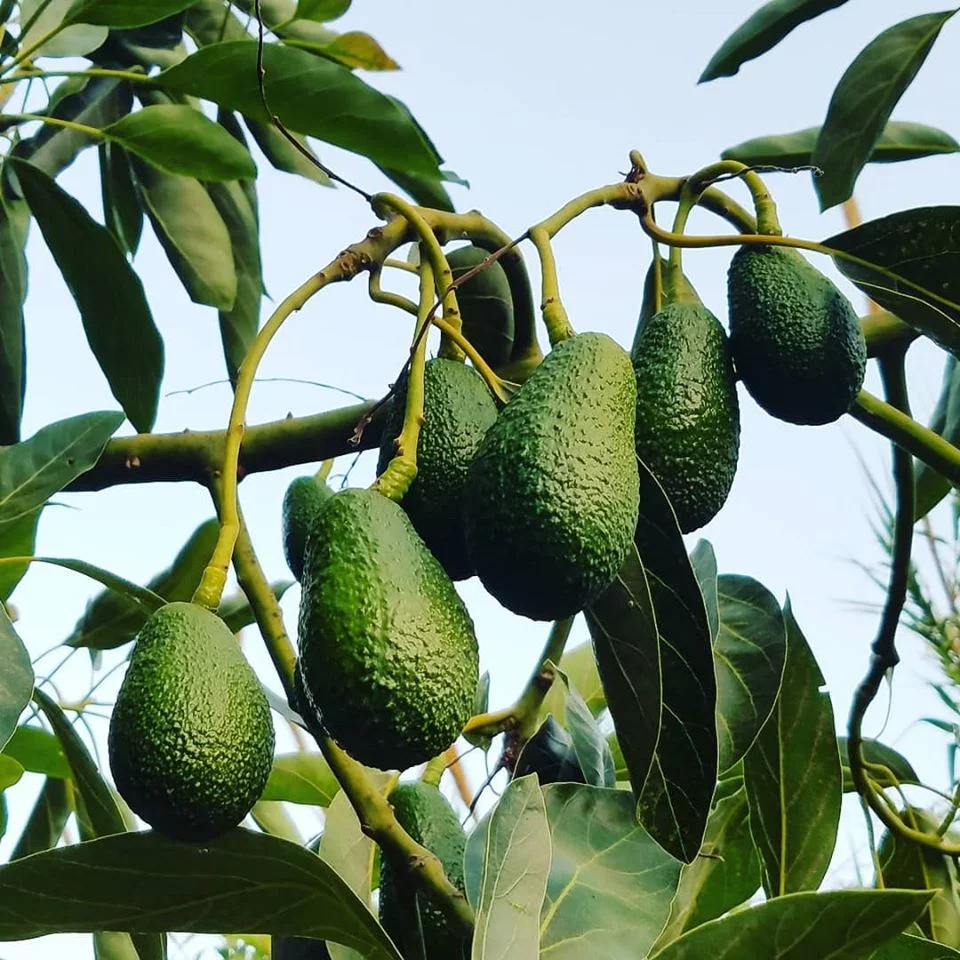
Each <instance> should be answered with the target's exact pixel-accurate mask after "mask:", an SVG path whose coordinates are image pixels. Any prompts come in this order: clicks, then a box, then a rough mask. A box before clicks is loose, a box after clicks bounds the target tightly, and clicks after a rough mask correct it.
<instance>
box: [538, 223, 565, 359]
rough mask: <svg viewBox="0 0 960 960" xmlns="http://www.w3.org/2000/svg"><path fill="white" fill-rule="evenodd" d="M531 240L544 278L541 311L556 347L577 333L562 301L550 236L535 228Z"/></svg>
mask: <svg viewBox="0 0 960 960" xmlns="http://www.w3.org/2000/svg"><path fill="white" fill-rule="evenodd" d="M530 240H531V241H532V242H533V245H534V246H535V247H536V248H537V253H538V254H539V255H540V273H541V278H542V294H541V298H540V310H541V312H542V313H543V323H544V326H545V327H546V328H547V336H548V337H549V338H550V345H551V346H556V345H557V344H558V343H560V341H561V340H568V339H569V338H570V337H572V336H574V334H575V331H574V329H573V327H572V326H571V325H570V318H569V317H568V316H567V311H566V309H565V308H564V306H563V301H562V300H561V299H560V281H559V278H558V277H557V262H556V259H555V258H554V256H553V247H552V246H551V244H550V234H549V233H548V232H547V231H546V230H544V229H543V228H542V227H534V228H533V229H531V230H530Z"/></svg>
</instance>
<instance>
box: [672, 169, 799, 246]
mask: <svg viewBox="0 0 960 960" xmlns="http://www.w3.org/2000/svg"><path fill="white" fill-rule="evenodd" d="M730 174H735V175H737V176H739V177H740V179H742V180H743V182H744V183H745V184H746V185H747V189H748V190H749V191H750V196H751V197H752V198H753V206H754V210H755V211H756V214H757V233H763V234H770V235H772V236H779V235H780V234H781V233H782V232H783V231H782V230H781V229H780V221H779V219H778V218H777V205H776V203H775V202H774V199H773V197H772V196H771V195H770V191H769V190H768V189H767V185H766V184H765V183H764V182H763V179H762V178H761V177H760V175H759V174H758V173H757V172H756V171H755V170H751V169H750V167H748V166H747V165H746V164H745V163H741V162H740V161H739V160H719V161H718V162H717V163H711V164H709V165H708V166H706V167H703V168H702V169H700V170H698V171H697V172H696V173H694V174H692V175H691V176H690V178H689V179H688V180H687V184H688V186H689V188H690V191H691V192H692V193H696V194H700V193H702V192H703V190H704V188H705V187H706V186H708V185H709V184H710V183H711V182H712V181H714V180H716V179H717V178H719V177H728V176H729V175H730ZM684 189H686V188H684ZM677 232H678V233H679V232H680V231H677Z"/></svg>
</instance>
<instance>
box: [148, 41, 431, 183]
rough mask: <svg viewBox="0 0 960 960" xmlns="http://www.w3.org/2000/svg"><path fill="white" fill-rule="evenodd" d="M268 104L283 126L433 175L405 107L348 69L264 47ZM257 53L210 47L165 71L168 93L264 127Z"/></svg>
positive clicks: (243, 44) (233, 45)
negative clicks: (223, 109) (234, 113)
mask: <svg viewBox="0 0 960 960" xmlns="http://www.w3.org/2000/svg"><path fill="white" fill-rule="evenodd" d="M263 52H264V68H265V70H266V79H265V82H264V87H265V90H266V95H267V100H268V102H269V104H270V108H271V110H273V111H274V112H275V113H276V114H277V116H278V117H279V118H280V120H281V121H282V122H283V123H284V125H285V126H287V127H289V128H290V129H291V130H294V131H296V132H298V133H302V134H307V135H309V136H314V137H318V138H319V139H321V140H325V141H327V142H328V143H333V144H336V145H337V146H339V147H343V148H344V149H346V150H352V151H354V152H355V153H360V154H363V155H364V156H368V157H370V159H371V160H373V161H375V162H377V163H382V164H384V165H385V166H387V167H391V168H396V169H399V170H403V171H405V172H408V173H419V174H423V175H427V176H430V175H436V174H437V171H438V162H439V157H438V156H437V154H436V151H435V149H434V148H433V145H432V144H430V143H429V141H427V140H425V138H424V136H423V134H422V131H421V130H420V129H419V127H418V126H417V124H416V122H415V121H414V120H413V117H411V116H410V113H409V112H408V111H407V109H406V108H405V107H403V106H402V105H401V104H399V103H398V102H397V101H395V100H393V99H392V98H390V97H387V96H385V95H384V94H382V93H379V92H378V91H376V90H374V89H373V88H372V87H370V86H368V85H367V84H366V83H364V82H363V81H362V80H360V79H359V78H358V77H356V76H354V74H352V73H351V72H350V71H349V70H348V69H347V68H346V67H343V66H340V65H339V64H336V63H332V62H331V61H329V60H326V59H324V58H322V57H314V56H311V55H310V54H309V53H307V52H305V51H303V50H295V49H292V48H290V47H286V46H279V45H277V44H267V45H266V47H265V49H264V51H263ZM256 61H257V48H256V44H254V43H251V42H248V41H246V40H238V41H231V42H227V43H219V44H214V45H212V46H209V47H204V48H203V49H201V50H198V51H197V52H196V53H194V54H193V55H192V56H190V57H188V58H187V59H186V60H184V61H183V63H180V64H178V65H177V66H175V67H171V68H170V69H169V70H165V71H164V72H163V73H161V74H160V75H159V76H158V77H157V80H156V82H157V83H158V84H159V85H161V86H163V87H165V88H166V89H168V90H174V91H177V92H180V93H186V94H191V95H193V96H198V97H203V98H205V99H208V100H213V101H214V102H215V103H218V104H220V105H221V106H224V107H228V108H229V109H231V110H238V111H239V112H241V113H243V114H245V115H246V116H248V117H250V118H251V119H253V120H258V121H260V122H261V123H266V122H268V121H269V119H270V118H269V117H268V116H267V115H266V114H265V112H264V109H263V104H262V102H261V99H260V92H259V89H258V87H257V70H256Z"/></svg>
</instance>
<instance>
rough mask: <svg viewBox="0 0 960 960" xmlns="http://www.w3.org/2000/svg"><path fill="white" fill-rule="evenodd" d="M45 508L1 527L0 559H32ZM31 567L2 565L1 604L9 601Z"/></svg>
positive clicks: (0, 581) (26, 514)
mask: <svg viewBox="0 0 960 960" xmlns="http://www.w3.org/2000/svg"><path fill="white" fill-rule="evenodd" d="M42 511H43V507H39V508H38V509H36V510H34V511H33V512H32V513H25V514H24V515H23V516H22V517H17V519H16V520H12V521H11V522H10V523H5V524H3V525H2V526H0V530H2V532H3V537H2V538H0V559H2V558H4V557H31V556H33V551H34V547H35V546H36V542H37V524H38V523H39V522H40V514H41V512H42ZM29 567H30V563H29V561H27V562H25V563H17V564H12V563H0V602H2V601H4V600H8V599H9V598H10V594H11V593H13V591H14V589H16V586H17V584H18V583H19V582H20V581H21V580H22V579H23V577H24V575H25V574H26V572H27V570H28V569H29Z"/></svg>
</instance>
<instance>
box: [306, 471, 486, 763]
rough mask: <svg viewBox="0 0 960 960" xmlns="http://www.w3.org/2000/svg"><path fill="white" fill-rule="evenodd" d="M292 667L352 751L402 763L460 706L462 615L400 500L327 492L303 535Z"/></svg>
mask: <svg viewBox="0 0 960 960" xmlns="http://www.w3.org/2000/svg"><path fill="white" fill-rule="evenodd" d="M298 634H299V646H300V657H299V664H298V669H299V670H300V673H301V675H302V680H303V687H304V691H305V692H306V698H307V700H308V701H309V707H310V708H312V710H313V711H314V713H315V720H316V721H317V722H319V723H320V724H321V725H322V726H323V728H324V729H325V730H326V731H327V732H328V733H329V734H330V735H331V736H332V737H333V738H334V739H335V740H336V741H337V742H338V743H339V744H340V745H341V746H342V747H343V748H344V750H346V751H347V752H348V753H349V754H351V755H352V756H353V757H354V758H355V759H357V760H359V761H360V762H361V763H365V764H368V765H369V766H373V767H378V768H380V769H384V770H387V769H394V768H396V769H401V770H403V769H406V768H407V767H410V766H413V765H414V764H417V763H421V762H423V761H425V760H429V759H430V758H431V757H434V756H436V755H437V754H438V753H441V752H442V751H444V750H446V748H447V747H449V746H450V744H451V743H453V742H454V740H456V739H457V737H458V736H459V734H460V730H461V728H462V727H463V724H464V723H465V722H466V721H467V719H468V718H469V717H470V715H471V713H472V708H473V698H474V691H475V690H476V687H477V680H478V673H479V670H478V654H477V639H476V636H475V635H474V632H473V621H472V620H471V619H470V615H469V613H467V608H466V607H465V606H464V604H463V601H462V600H461V599H460V597H459V596H458V594H457V592H456V590H455V589H454V586H453V583H451V581H450V578H449V577H448V576H447V574H446V573H445V571H444V569H443V567H441V566H440V562H439V561H438V560H437V559H436V558H435V557H434V555H433V554H432V553H431V552H430V551H429V550H428V549H427V546H426V544H425V543H424V542H423V540H421V539H420V535H419V534H418V533H417V531H416V530H415V529H414V528H413V525H412V524H411V523H410V520H409V518H408V517H407V515H406V514H405V513H404V512H403V510H402V509H401V508H400V506H399V505H398V504H396V503H394V502H393V501H392V500H389V499H388V498H387V497H384V496H383V495H382V494H380V493H377V492H376V491H374V490H360V489H346V490H341V491H340V492H339V493H336V494H334V495H333V497H331V498H330V500H329V502H328V503H327V505H326V507H325V508H324V509H323V510H322V511H321V513H320V514H319V515H318V516H317V518H316V521H315V523H314V525H313V527H312V528H311V530H310V535H309V537H308V538H307V553H306V556H305V557H304V564H303V591H302V597H301V601H300V621H299V630H298Z"/></svg>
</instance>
